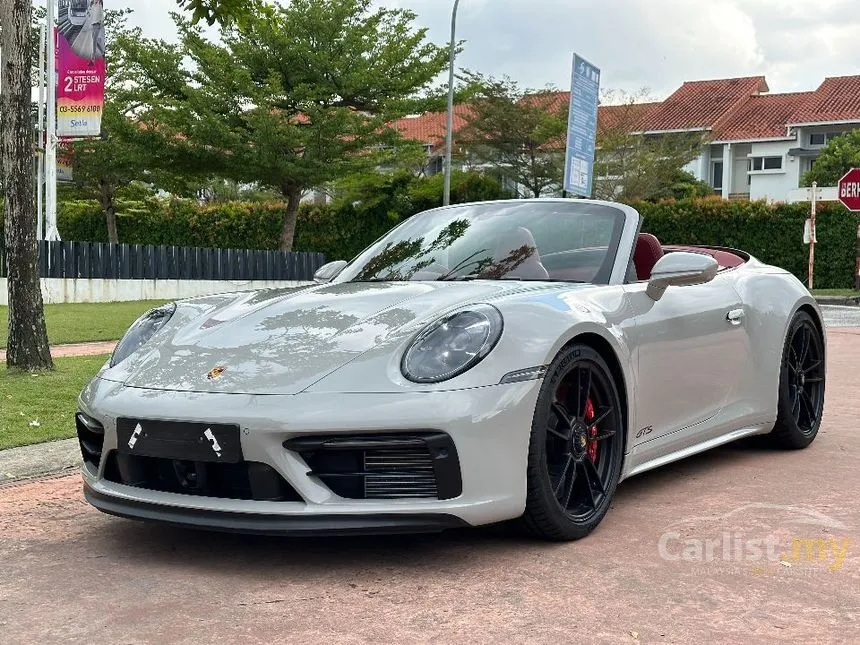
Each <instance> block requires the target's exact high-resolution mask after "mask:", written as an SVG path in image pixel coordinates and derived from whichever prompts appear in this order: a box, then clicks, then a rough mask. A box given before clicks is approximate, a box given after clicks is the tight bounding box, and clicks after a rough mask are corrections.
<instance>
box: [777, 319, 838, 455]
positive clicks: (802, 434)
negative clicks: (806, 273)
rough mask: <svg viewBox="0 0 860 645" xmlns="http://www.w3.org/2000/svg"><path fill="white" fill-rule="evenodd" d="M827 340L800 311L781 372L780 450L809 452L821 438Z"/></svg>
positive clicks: (788, 337) (791, 332)
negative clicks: (819, 433) (817, 438)
mask: <svg viewBox="0 0 860 645" xmlns="http://www.w3.org/2000/svg"><path fill="white" fill-rule="evenodd" d="M824 375H825V364H824V339H823V338H822V337H821V332H820V331H819V330H818V327H817V326H816V325H815V321H813V320H812V317H811V316H810V315H809V314H808V313H806V312H805V311H799V312H798V313H797V314H796V315H795V316H794V318H793V319H792V321H791V325H789V328H788V335H787V336H786V340H785V347H784V348H783V352H782V364H781V366H780V372H779V402H778V405H777V417H776V425H775V426H774V429H773V432H772V433H771V438H772V440H773V442H774V443H775V444H776V445H777V446H779V447H780V448H786V449H789V450H799V449H802V448H806V447H807V446H808V445H809V444H811V443H812V442H813V440H814V439H815V437H816V436H817V435H818V430H819V428H820V427H821V417H822V414H823V412H824Z"/></svg>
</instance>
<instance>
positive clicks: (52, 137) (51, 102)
mask: <svg viewBox="0 0 860 645" xmlns="http://www.w3.org/2000/svg"><path fill="white" fill-rule="evenodd" d="M55 4H56V0H48V1H47V9H48V11H47V15H46V19H45V23H46V29H47V35H48V60H47V70H48V73H47V78H48V82H47V104H48V122H47V124H46V128H45V130H46V132H47V136H46V137H45V239H46V240H59V239H60V233H59V231H58V230H57V31H56V27H55V22H56V21H55V18H54V12H55Z"/></svg>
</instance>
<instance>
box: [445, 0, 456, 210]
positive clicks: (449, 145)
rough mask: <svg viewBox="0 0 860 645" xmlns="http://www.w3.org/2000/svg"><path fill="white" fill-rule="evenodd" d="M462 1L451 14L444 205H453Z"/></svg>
mask: <svg viewBox="0 0 860 645" xmlns="http://www.w3.org/2000/svg"><path fill="white" fill-rule="evenodd" d="M459 6H460V0H454V10H453V12H451V49H450V54H449V59H450V60H449V68H448V128H447V134H446V136H445V164H444V169H443V170H444V172H445V188H444V189H443V192H442V205H443V206H448V205H449V204H450V203H451V151H452V149H453V147H454V59H455V57H456V56H457V43H456V38H457V8H458V7H459Z"/></svg>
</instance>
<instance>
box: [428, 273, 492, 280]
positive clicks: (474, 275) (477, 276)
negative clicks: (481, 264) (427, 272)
mask: <svg viewBox="0 0 860 645" xmlns="http://www.w3.org/2000/svg"><path fill="white" fill-rule="evenodd" d="M481 279H482V278H481V274H480V273H469V274H467V275H450V274H447V273H446V274H445V275H440V276H439V277H438V278H436V281H437V282H468V281H469V280H481Z"/></svg>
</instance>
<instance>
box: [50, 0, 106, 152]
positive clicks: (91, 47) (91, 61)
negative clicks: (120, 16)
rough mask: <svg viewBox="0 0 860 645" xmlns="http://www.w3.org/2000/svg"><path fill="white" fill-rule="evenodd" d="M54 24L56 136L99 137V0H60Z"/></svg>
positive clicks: (101, 14)
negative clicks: (55, 24)
mask: <svg viewBox="0 0 860 645" xmlns="http://www.w3.org/2000/svg"><path fill="white" fill-rule="evenodd" d="M57 24H58V26H57V32H56V39H57V40H56V42H57V136H58V137H61V138H78V137H98V136H100V135H101V121H102V109H103V108H104V97H105V34H104V7H103V5H102V0H60V2H59V14H58V21H57Z"/></svg>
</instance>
